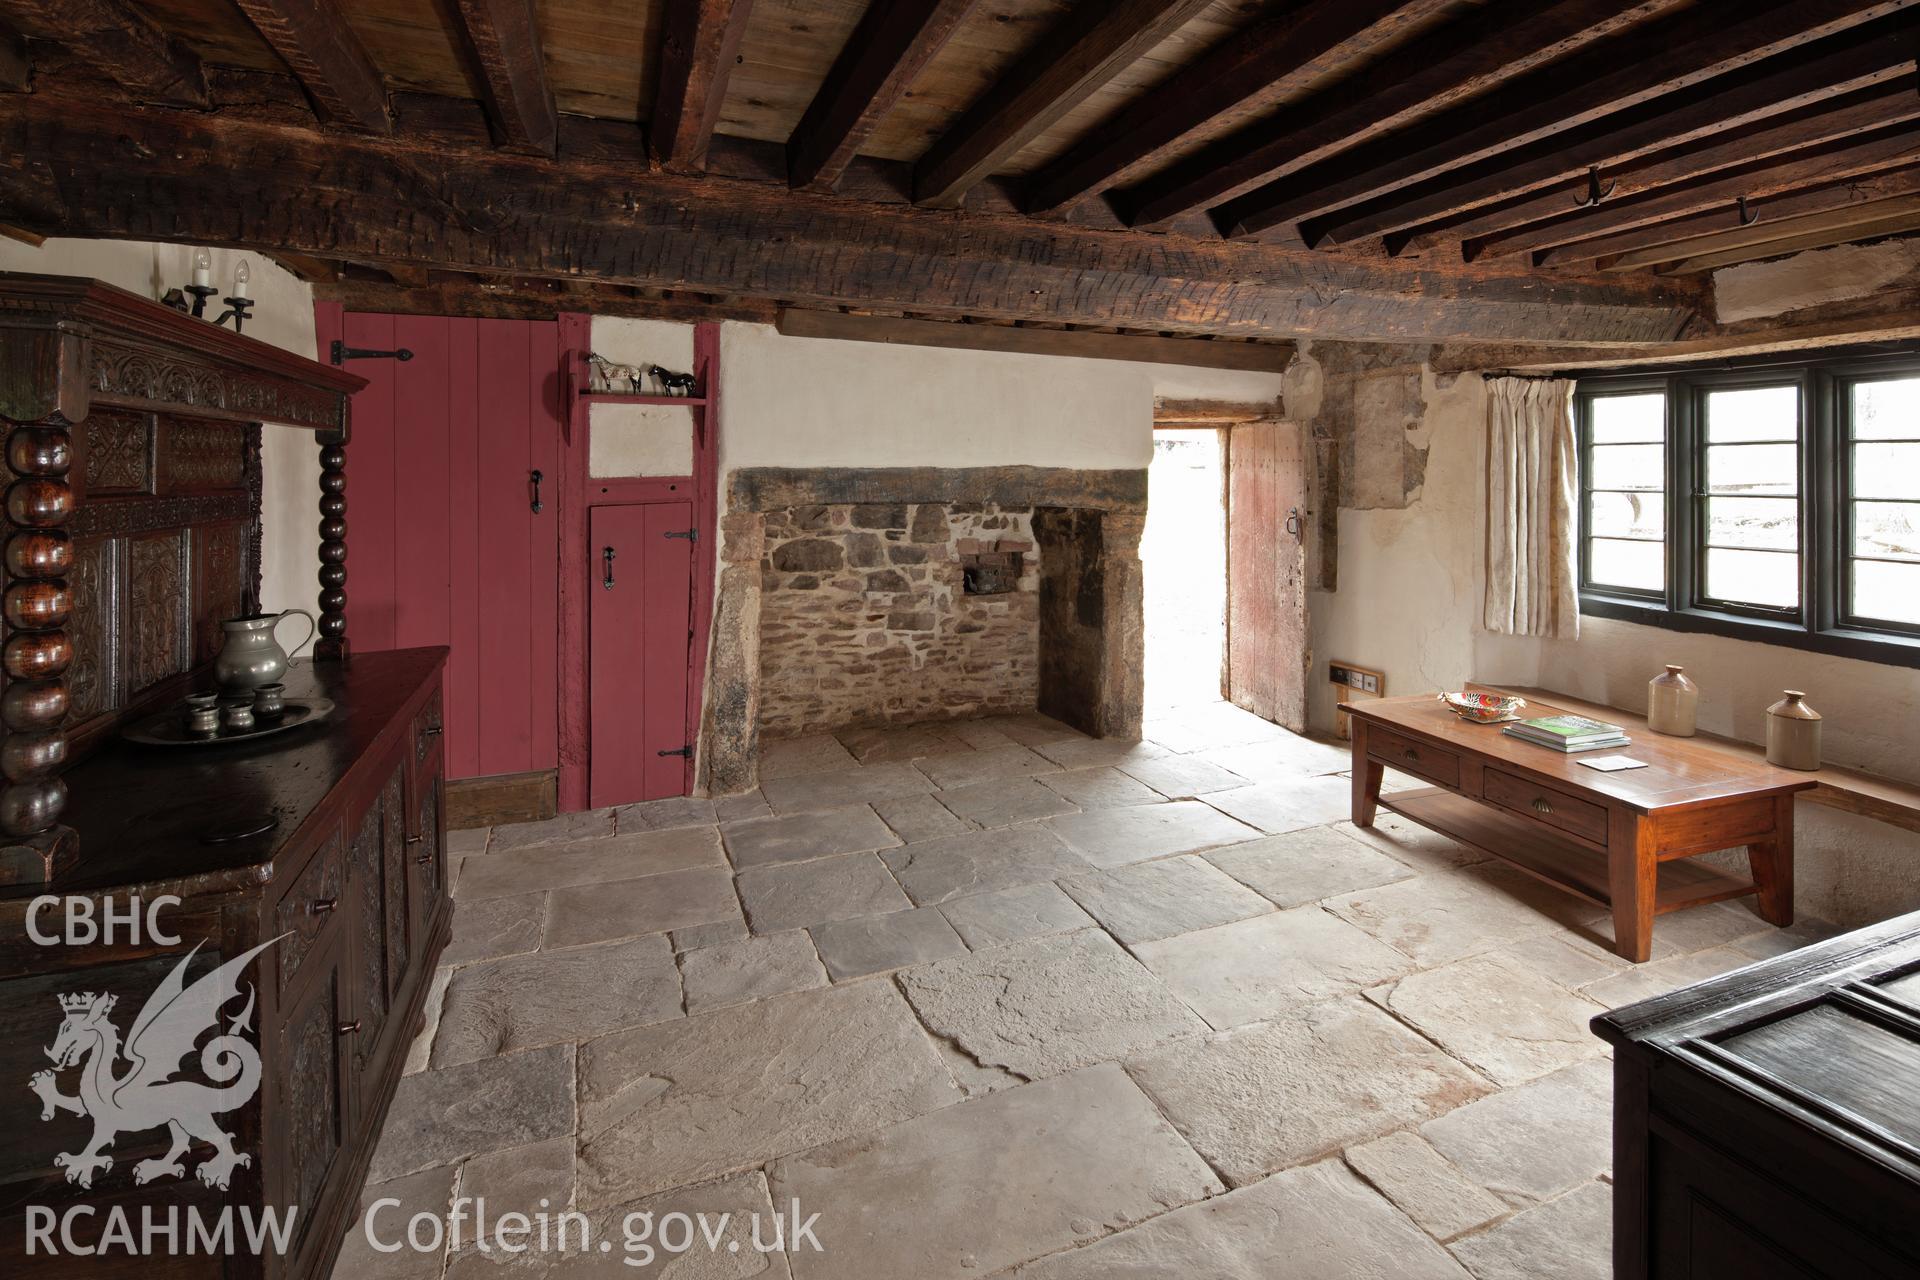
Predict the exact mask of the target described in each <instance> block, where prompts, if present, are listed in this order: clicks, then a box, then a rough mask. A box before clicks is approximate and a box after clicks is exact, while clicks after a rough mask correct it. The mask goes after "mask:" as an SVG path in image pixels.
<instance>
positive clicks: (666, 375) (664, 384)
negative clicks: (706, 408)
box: [649, 365, 693, 396]
mask: <svg viewBox="0 0 1920 1280" xmlns="http://www.w3.org/2000/svg"><path fill="white" fill-rule="evenodd" d="M649 372H651V373H652V374H653V376H654V377H655V378H657V379H659V382H660V389H661V393H662V394H664V395H669V396H691V395H692V394H693V375H692V374H690V373H675V372H674V371H673V370H671V369H663V368H661V367H660V366H659V365H654V366H653V368H652V369H651V370H649Z"/></svg>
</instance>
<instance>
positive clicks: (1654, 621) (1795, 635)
mask: <svg viewBox="0 0 1920 1280" xmlns="http://www.w3.org/2000/svg"><path fill="white" fill-rule="evenodd" d="M1890 376H1891V377H1920V346H1907V347H1903V348H1901V349H1900V350H1897V351H1894V352H1891V353H1888V352H1875V353H1872V354H1866V355H1846V356H1834V355H1830V356H1826V357H1822V358H1808V359H1789V360H1774V361H1751V362H1739V363H1722V364H1715V365H1710V366H1700V365H1696V366H1684V367H1682V366H1667V367H1663V368H1660V369H1658V370H1644V369H1642V370H1634V371H1631V372H1607V371H1596V372H1590V373H1582V374H1577V375H1575V377H1576V385H1575V390H1574V425H1575V430H1576V433H1577V441H1578V465H1577V468H1576V469H1577V471H1578V473H1579V515H1578V525H1579V529H1578V532H1579V574H1580V612H1581V613H1583V614H1586V615H1588V616H1591V617H1601V618H1617V619H1621V620H1624V621H1628V622H1638V623H1642V624H1644V625H1648V626H1655V627H1664V628H1666V629H1667V630H1671V631H1688V632H1704V633H1707V634H1712V635H1724V636H1731V637H1735V638H1737V639H1742V640H1756V641H1760V642H1762V643H1767V644H1778V645H1786V646H1789V647H1792V648H1797V649H1806V650H1810V651H1813V652H1816V653H1828V654H1834V655H1837V656H1840V657H1849V658H1859V659H1863V660H1865V661H1869V662H1879V663H1885V664H1889V665H1894V666H1903V667H1920V625H1915V624H1909V623H1901V622H1894V621H1880V620H1871V621H1869V620H1864V619H1861V618H1858V617H1855V616H1852V615H1851V613H1850V612H1849V603H1850V602H1851V600H1852V598H1853V596H1852V573H1853V558H1854V557H1853V556H1852V554H1851V552H1852V546H1853V538H1852V525H1851V516H1852V503H1853V501H1854V497H1853V483H1852V474H1851V471H1852V461H1853V441H1852V439H1851V430H1850V413H1851V396H1852V388H1853V385H1854V384H1855V383H1858V382H1871V381H1877V380H1880V379H1884V378H1887V377H1890ZM1778 385H1791V386H1794V387H1796V388H1797V389H1798V391H1799V397H1800V423H1799V427H1800V430H1799V437H1800V438H1799V493H1798V498H1799V508H1798V515H1799V519H1798V544H1799V545H1798V550H1799V557H1800V564H1799V568H1800V601H1799V604H1798V605H1797V606H1795V607H1793V608H1791V609H1778V608H1770V607H1767V606H1762V605H1753V604H1746V603H1741V602H1736V601H1725V600H1714V599H1711V598H1709V597H1708V596H1706V594H1705V560H1706V530H1705V524H1706V515H1705V511H1706V501H1707V494H1706V488H1705V465H1706V448H1707V442H1706V430H1705V413H1704V405H1705V401H1706V396H1707V393H1708V392H1710V391H1716V390H1730V389H1739V388H1745V387H1756V386H1778ZM1647 392H1659V393H1661V394H1662V395H1664V396H1665V407H1666V445H1665V448H1666V472H1665V481H1666V492H1665V501H1666V513H1665V514H1666V520H1665V528H1666V542H1665V546H1664V548H1663V550H1664V554H1665V558H1666V560H1665V563H1666V585H1665V588H1664V589H1663V590H1661V591H1649V590H1635V589H1629V588H1622V587H1618V586H1613V585H1609V584H1603V583H1595V582H1593V581H1592V580H1591V573H1590V570H1591V564H1590V561H1591V545H1592V544H1591V534H1590V530H1589V529H1588V513H1589V508H1590V496H1591V494H1592V487H1591V480H1592V469H1591V466H1590V458H1591V450H1592V448H1593V439H1592V403H1593V400H1594V399H1595V398H1596V397H1599V396H1606V395H1630V394H1636V393H1647ZM1914 435H1915V437H1916V438H1920V426H1917V427H1916V430H1915V433H1914Z"/></svg>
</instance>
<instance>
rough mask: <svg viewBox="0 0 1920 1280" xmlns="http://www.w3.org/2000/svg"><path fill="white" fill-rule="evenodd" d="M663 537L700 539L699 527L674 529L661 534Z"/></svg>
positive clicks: (689, 539)
mask: <svg viewBox="0 0 1920 1280" xmlns="http://www.w3.org/2000/svg"><path fill="white" fill-rule="evenodd" d="M660 536H661V537H663V538H685V539H686V540H687V541H688V542H698V541H700V531H699V530H698V529H672V530H669V531H668V532H666V533H663V534H661V535H660Z"/></svg>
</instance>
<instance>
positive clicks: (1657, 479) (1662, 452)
mask: <svg viewBox="0 0 1920 1280" xmlns="http://www.w3.org/2000/svg"><path fill="white" fill-rule="evenodd" d="M1592 466H1593V475H1592V476H1591V477H1590V478H1589V479H1588V481H1587V486H1588V488H1592V489H1664V488H1665V487H1666V484H1667V450H1666V446H1665V445H1658V444H1599V445H1595V446H1594V447H1593V461H1592Z"/></svg>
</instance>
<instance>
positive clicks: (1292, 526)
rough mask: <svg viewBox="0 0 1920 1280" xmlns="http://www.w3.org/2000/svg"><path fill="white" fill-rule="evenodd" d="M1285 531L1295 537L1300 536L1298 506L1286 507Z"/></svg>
mask: <svg viewBox="0 0 1920 1280" xmlns="http://www.w3.org/2000/svg"><path fill="white" fill-rule="evenodd" d="M1287 532H1288V533H1290V534H1292V535H1293V536H1294V537H1295V538H1298V537H1299V536H1300V508H1298V507H1288V508H1287Z"/></svg>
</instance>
